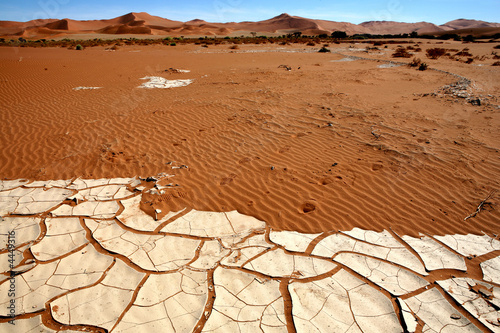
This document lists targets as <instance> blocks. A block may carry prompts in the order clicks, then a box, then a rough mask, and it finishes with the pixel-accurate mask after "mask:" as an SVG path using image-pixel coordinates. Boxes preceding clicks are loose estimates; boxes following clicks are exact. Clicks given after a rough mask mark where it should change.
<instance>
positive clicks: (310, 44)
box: [307, 42, 316, 46]
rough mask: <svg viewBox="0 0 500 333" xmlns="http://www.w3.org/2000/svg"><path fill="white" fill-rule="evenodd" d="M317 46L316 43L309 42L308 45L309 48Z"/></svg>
mask: <svg viewBox="0 0 500 333" xmlns="http://www.w3.org/2000/svg"><path fill="white" fill-rule="evenodd" d="M315 45H316V43H315V42H308V43H307V46H315Z"/></svg>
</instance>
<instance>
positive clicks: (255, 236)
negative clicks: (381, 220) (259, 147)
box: [0, 176, 500, 333]
mask: <svg viewBox="0 0 500 333" xmlns="http://www.w3.org/2000/svg"><path fill="white" fill-rule="evenodd" d="M168 177H170V176H168ZM155 186H156V185H155ZM160 187H161V188H162V191H169V187H168V186H166V187H165V186H160ZM155 188H158V187H155ZM142 191H147V187H146V186H145V182H141V181H140V180H139V179H137V178H113V179H76V180H54V181H34V182H30V181H28V180H9V181H0V213H1V220H0V238H1V244H2V245H0V260H2V263H1V264H0V268H1V269H2V272H3V274H4V276H3V278H1V279H0V294H1V295H5V297H2V298H0V306H1V310H0V315H1V316H4V319H2V320H0V331H9V332H11V331H12V332H23V333H24V332H38V331H44V332H56V331H59V332H72V331H74V330H72V326H71V325H77V326H74V327H73V328H76V327H79V328H90V327H100V328H103V329H106V330H108V331H109V332H193V331H195V330H196V331H202V332H288V327H290V325H292V326H293V327H294V328H295V330H296V331H297V332H401V331H402V330H403V328H402V327H403V326H402V325H404V326H405V327H406V328H407V330H408V331H409V332H415V331H419V329H420V330H422V331H423V332H480V331H481V330H480V329H479V328H478V327H476V326H475V324H474V323H471V322H470V321H468V320H467V319H466V318H464V317H463V316H462V315H461V313H460V311H459V308H460V307H461V308H462V310H461V311H468V312H469V313H470V314H471V315H473V316H474V317H476V318H477V319H478V321H479V323H481V324H480V325H483V326H482V329H489V330H492V331H494V332H498V331H499V326H498V325H499V318H500V314H499V311H498V310H496V309H498V308H500V299H499V296H498V295H499V294H500V289H499V288H498V287H497V286H496V285H498V283H499V282H500V281H499V280H500V279H499V276H500V259H499V258H500V257H498V256H497V257H494V258H493V259H490V260H484V261H482V262H481V263H480V265H481V269H482V270H483V274H484V281H479V280H472V279H468V278H450V279H447V280H440V281H433V282H436V283H437V284H433V285H430V284H429V282H428V281H426V278H425V277H426V276H428V273H427V271H426V269H427V270H429V271H430V270H439V269H443V268H446V269H452V270H457V271H460V270H465V269H466V266H465V260H468V259H467V257H469V256H470V257H473V256H481V255H484V254H486V253H490V252H493V251H498V250H499V249H500V242H499V241H498V239H494V238H491V237H490V236H488V235H480V236H477V235H447V236H442V237H438V236H436V237H435V239H437V240H438V241H440V242H442V243H443V244H445V246H443V245H442V244H440V243H439V242H437V241H435V240H433V239H432V238H431V237H428V236H425V237H422V238H411V237H408V236H403V237H401V238H399V237H398V236H397V235H394V234H393V233H391V232H388V231H383V232H374V231H370V230H362V229H359V228H355V229H353V230H351V231H344V232H339V233H329V234H328V236H326V237H325V236H323V235H322V234H301V233H298V232H294V231H272V230H269V228H266V223H265V222H264V221H259V220H258V219H256V218H254V217H251V216H245V215H242V214H239V213H238V212H237V211H231V212H203V211H196V210H193V209H191V210H189V209H188V208H186V209H185V210H182V211H178V212H166V213H167V214H166V215H165V216H164V217H162V219H160V220H157V219H156V218H155V217H152V216H150V215H148V214H146V213H145V212H144V211H142V210H141V208H140V202H141V198H142V195H141V192H142ZM71 201H72V202H71ZM122 208H123V209H122ZM317 237H322V238H321V241H319V242H318V244H316V245H315V246H314V247H313V246H312V245H311V242H313V241H314V240H315V239H316V238H317ZM9 244H11V245H10V247H9ZM407 246H409V247H411V248H413V249H414V250H415V252H416V253H418V255H419V256H420V258H419V257H417V256H415V255H414V252H411V251H409V250H408V248H407ZM446 246H447V247H449V249H448V248H446ZM450 249H451V250H450ZM306 251H312V253H311V255H308V254H306V253H305V252H306ZM453 251H455V252H453ZM307 253H309V252H307ZM490 258H491V256H490ZM9 260H11V262H9ZM422 262H423V263H425V267H424V265H423V264H422ZM11 264H12V266H11ZM11 271H12V272H15V273H13V274H17V275H15V276H12V278H11V277H10V274H11ZM462 274H463V273H462ZM427 279H429V277H427ZM486 281H488V282H486ZM12 285H14V286H15V292H14V295H12V294H11V296H8V295H9V292H10V291H9V289H11V288H12ZM379 288H381V289H379ZM412 292H413V294H412V296H411V297H408V296H406V295H408V294H409V293H412ZM443 293H448V294H449V295H450V297H452V298H454V299H455V301H456V303H453V304H451V303H449V302H448V301H447V299H446V298H445V297H443ZM390 295H392V296H390ZM396 297H397V298H396ZM287 299H290V301H287ZM391 299H392V301H391ZM287 302H289V303H287ZM11 303H13V304H14V310H13V311H14V312H13V315H14V318H13V320H14V322H15V323H16V325H15V326H14V325H11V324H9V323H8V321H9V320H12V318H10V317H9V314H10V309H9V308H8V306H9V305H10V304H11ZM287 304H288V305H287ZM458 304H459V305H458ZM287 307H289V310H286V309H287ZM286 311H289V312H288V314H287V312H286ZM399 312H401V316H398V314H397V313H399ZM41 313H45V314H48V315H49V316H52V317H53V318H54V319H55V320H56V321H57V322H59V323H60V325H59V326H57V327H53V326H50V324H48V323H47V322H45V320H44V319H43V317H42V315H41ZM22 314H32V315H33V317H30V318H20V317H19V316H20V315H22ZM414 314H415V315H416V316H418V318H419V319H420V321H419V322H417V321H416V317H415V316H414ZM287 318H293V322H292V323H289V322H288V320H289V319H287ZM399 318H401V319H399ZM400 320H402V321H403V322H400ZM47 325H49V326H47ZM65 325H67V326H65ZM419 325H420V326H419ZM478 325H479V324H478Z"/></svg>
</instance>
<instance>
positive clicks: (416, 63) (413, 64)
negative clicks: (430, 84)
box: [408, 58, 422, 67]
mask: <svg viewBox="0 0 500 333" xmlns="http://www.w3.org/2000/svg"><path fill="white" fill-rule="evenodd" d="M420 64H422V60H420V59H419V58H413V59H412V61H411V62H410V63H409V64H408V66H410V67H418V66H420Z"/></svg>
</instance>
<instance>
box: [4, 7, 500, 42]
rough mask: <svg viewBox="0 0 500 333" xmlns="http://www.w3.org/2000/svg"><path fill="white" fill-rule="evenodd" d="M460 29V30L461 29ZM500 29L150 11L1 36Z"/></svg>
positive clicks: (480, 24)
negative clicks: (177, 17) (178, 16)
mask: <svg viewBox="0 0 500 333" xmlns="http://www.w3.org/2000/svg"><path fill="white" fill-rule="evenodd" d="M457 29H459V30H457ZM498 29H500V23H490V22H484V21H476V20H465V19H459V20H454V21H450V22H448V23H445V24H443V25H441V26H438V25H435V24H433V23H428V22H418V23H403V22H392V21H370V22H363V23H361V24H352V23H348V22H334V21H327V20H314V19H309V18H304V17H299V16H291V15H288V14H281V15H278V16H276V17H273V18H271V19H268V20H263V21H258V22H250V21H245V22H238V23H237V22H229V23H213V22H206V21H203V20H200V19H194V20H191V21H187V22H180V21H173V20H169V19H166V18H162V17H158V16H153V15H150V14H148V13H128V14H126V15H123V16H119V17H116V18H113V19H107V20H90V21H77V20H71V19H67V18H65V19H62V20H57V19H48V20H32V21H28V22H13V21H0V35H1V36H25V37H29V38H30V37H31V38H36V37H40V36H45V35H61V34H69V35H71V34H82V33H84V34H93V33H100V34H145V35H157V34H164V35H165V34H170V35H230V34H232V33H239V32H242V33H246V34H248V33H249V32H252V31H254V32H258V33H261V34H268V33H272V34H285V33H290V32H302V33H303V34H308V35H313V34H322V33H326V34H330V33H331V32H333V31H336V30H339V31H345V32H346V33H347V34H350V35H352V34H357V33H364V34H400V33H411V32H413V31H416V32H418V33H435V34H440V33H444V32H446V33H450V32H455V31H456V33H460V34H473V35H480V34H482V33H483V32H486V33H487V34H491V35H493V34H494V33H497V32H498Z"/></svg>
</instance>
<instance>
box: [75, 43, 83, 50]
mask: <svg viewBox="0 0 500 333" xmlns="http://www.w3.org/2000/svg"><path fill="white" fill-rule="evenodd" d="M75 50H77V51H82V50H83V46H81V45H80V44H78V45H77V46H76V47H75Z"/></svg>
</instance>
